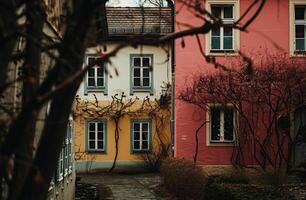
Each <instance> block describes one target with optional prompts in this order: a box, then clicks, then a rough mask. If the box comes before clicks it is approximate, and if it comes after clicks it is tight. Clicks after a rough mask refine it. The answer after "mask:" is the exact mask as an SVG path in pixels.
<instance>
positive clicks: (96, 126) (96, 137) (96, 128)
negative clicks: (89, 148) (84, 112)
mask: <svg viewBox="0 0 306 200" xmlns="http://www.w3.org/2000/svg"><path fill="white" fill-rule="evenodd" d="M95 149H98V122H96V123H95Z"/></svg>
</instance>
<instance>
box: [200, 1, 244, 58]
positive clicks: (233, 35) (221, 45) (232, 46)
mask: <svg viewBox="0 0 306 200" xmlns="http://www.w3.org/2000/svg"><path fill="white" fill-rule="evenodd" d="M205 2H206V3H205V5H206V8H207V10H208V11H209V12H211V13H212V15H214V16H215V17H217V18H220V19H221V20H222V21H223V23H224V26H222V27H214V28H213V29H212V30H211V31H210V32H209V34H206V35H205V41H206V42H205V49H206V50H205V53H206V54H207V55H209V54H212V55H224V54H234V55H236V54H237V50H238V49H239V35H240V34H239V30H235V29H233V28H231V27H228V25H232V24H233V23H234V22H235V21H236V20H237V19H238V17H239V9H240V8H239V0H227V1H220V0H206V1H205Z"/></svg>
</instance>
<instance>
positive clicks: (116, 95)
mask: <svg viewBox="0 0 306 200" xmlns="http://www.w3.org/2000/svg"><path fill="white" fill-rule="evenodd" d="M171 13H172V12H171V9H170V8H143V9H141V8H110V7H109V8H107V17H106V18H107V26H108V31H107V32H108V33H107V37H106V39H105V37H104V39H105V40H104V41H101V42H99V43H98V44H97V45H94V47H91V48H88V49H87V51H86V56H85V60H84V67H85V66H87V65H91V66H92V67H91V68H90V69H89V70H88V71H87V74H86V76H85V78H84V81H83V83H82V85H81V86H80V89H79V91H78V95H77V100H76V103H75V106H74V120H75V158H76V170H77V171H79V172H84V171H92V170H100V169H111V168H112V166H113V167H114V166H116V169H135V168H143V167H144V166H150V167H154V165H155V164H158V163H159V158H160V157H164V156H168V155H169V152H170V146H171V134H170V119H171V82H172V72H173V71H172V51H171V50H172V48H171V44H165V45H163V46H148V45H142V46H139V47H137V48H135V47H125V48H124V49H122V50H121V51H119V52H118V53H117V54H116V56H115V57H112V58H111V59H110V61H109V62H107V63H104V64H102V65H98V64H96V63H97V58H99V55H102V54H107V53H109V52H111V51H112V50H113V49H115V48H116V46H117V45H118V44H120V43H121V42H122V41H125V40H127V38H128V37H129V36H131V35H133V36H135V35H141V34H150V35H152V36H159V35H162V34H166V33H169V32H171V31H172V17H171ZM104 32H105V31H104ZM114 160H116V163H115V165H114Z"/></svg>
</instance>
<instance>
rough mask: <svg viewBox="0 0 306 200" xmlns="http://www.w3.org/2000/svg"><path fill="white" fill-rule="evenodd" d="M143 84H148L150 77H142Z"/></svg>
mask: <svg viewBox="0 0 306 200" xmlns="http://www.w3.org/2000/svg"><path fill="white" fill-rule="evenodd" d="M143 86H150V78H143Z"/></svg>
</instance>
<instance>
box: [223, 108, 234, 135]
mask: <svg viewBox="0 0 306 200" xmlns="http://www.w3.org/2000/svg"><path fill="white" fill-rule="evenodd" d="M233 117H234V113H233V109H225V110H224V140H233V139H234V121H233Z"/></svg>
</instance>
